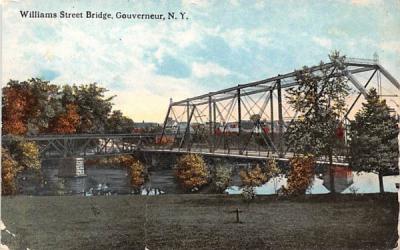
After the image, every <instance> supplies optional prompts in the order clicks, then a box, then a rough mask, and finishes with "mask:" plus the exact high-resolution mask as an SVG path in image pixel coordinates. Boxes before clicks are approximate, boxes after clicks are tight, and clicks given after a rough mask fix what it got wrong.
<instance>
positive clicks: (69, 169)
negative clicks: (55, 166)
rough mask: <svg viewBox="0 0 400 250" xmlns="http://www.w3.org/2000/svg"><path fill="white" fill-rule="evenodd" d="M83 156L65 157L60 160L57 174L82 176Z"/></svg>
mask: <svg viewBox="0 0 400 250" xmlns="http://www.w3.org/2000/svg"><path fill="white" fill-rule="evenodd" d="M84 164H85V163H84V158H80V157H67V158H64V159H62V160H61V164H60V168H59V170H58V175H59V176H61V177H82V176H86V174H85V165H84Z"/></svg>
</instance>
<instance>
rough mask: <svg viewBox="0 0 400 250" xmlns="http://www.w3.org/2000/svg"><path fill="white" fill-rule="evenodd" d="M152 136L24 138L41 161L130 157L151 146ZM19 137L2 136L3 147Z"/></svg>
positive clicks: (50, 136) (47, 136) (105, 135)
mask: <svg viewBox="0 0 400 250" xmlns="http://www.w3.org/2000/svg"><path fill="white" fill-rule="evenodd" d="M154 137H155V136H154V135H152V134H79V135H73V134H71V135H37V136H27V137H24V138H23V140H24V141H35V142H36V143H37V144H38V146H39V153H40V155H41V157H42V158H46V159H51V158H65V157H70V156H73V157H79V156H81V157H91V156H104V155H121V154H132V153H134V152H135V151H137V150H140V149H141V148H142V147H144V146H149V145H151V144H154V141H155V140H154ZM18 140H19V139H18V137H10V136H3V137H2V141H3V144H6V145H7V144H8V143H15V142H18Z"/></svg>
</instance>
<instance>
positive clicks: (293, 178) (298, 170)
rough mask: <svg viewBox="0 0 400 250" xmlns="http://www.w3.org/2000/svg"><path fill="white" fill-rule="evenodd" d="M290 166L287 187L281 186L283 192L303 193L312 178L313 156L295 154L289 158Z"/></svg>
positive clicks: (310, 183)
mask: <svg viewBox="0 0 400 250" xmlns="http://www.w3.org/2000/svg"><path fill="white" fill-rule="evenodd" d="M290 167H291V170H290V172H289V177H288V179H287V187H286V188H285V187H283V192H284V193H285V194H288V195H302V194H305V192H306V190H307V189H308V188H310V186H311V185H312V182H313V180H314V168H315V158H314V157H313V156H312V155H305V156H295V157H293V158H292V159H290Z"/></svg>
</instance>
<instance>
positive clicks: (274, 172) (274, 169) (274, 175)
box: [267, 159, 282, 193]
mask: <svg viewBox="0 0 400 250" xmlns="http://www.w3.org/2000/svg"><path fill="white" fill-rule="evenodd" d="M281 173H282V171H281V169H280V168H279V167H278V163H277V161H276V159H269V160H268V170H267V177H268V178H269V179H272V180H273V184H274V190H275V193H276V192H277V189H278V181H279V179H280V174H281Z"/></svg>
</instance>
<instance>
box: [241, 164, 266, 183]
mask: <svg viewBox="0 0 400 250" xmlns="http://www.w3.org/2000/svg"><path fill="white" fill-rule="evenodd" d="M239 175H240V179H241V181H242V186H244V187H258V186H261V185H263V184H264V183H266V182H267V181H268V177H267V175H266V174H265V173H264V172H263V171H262V169H261V168H260V166H259V165H258V164H257V165H256V166H255V167H254V168H252V169H249V170H242V171H240V174H239Z"/></svg>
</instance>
